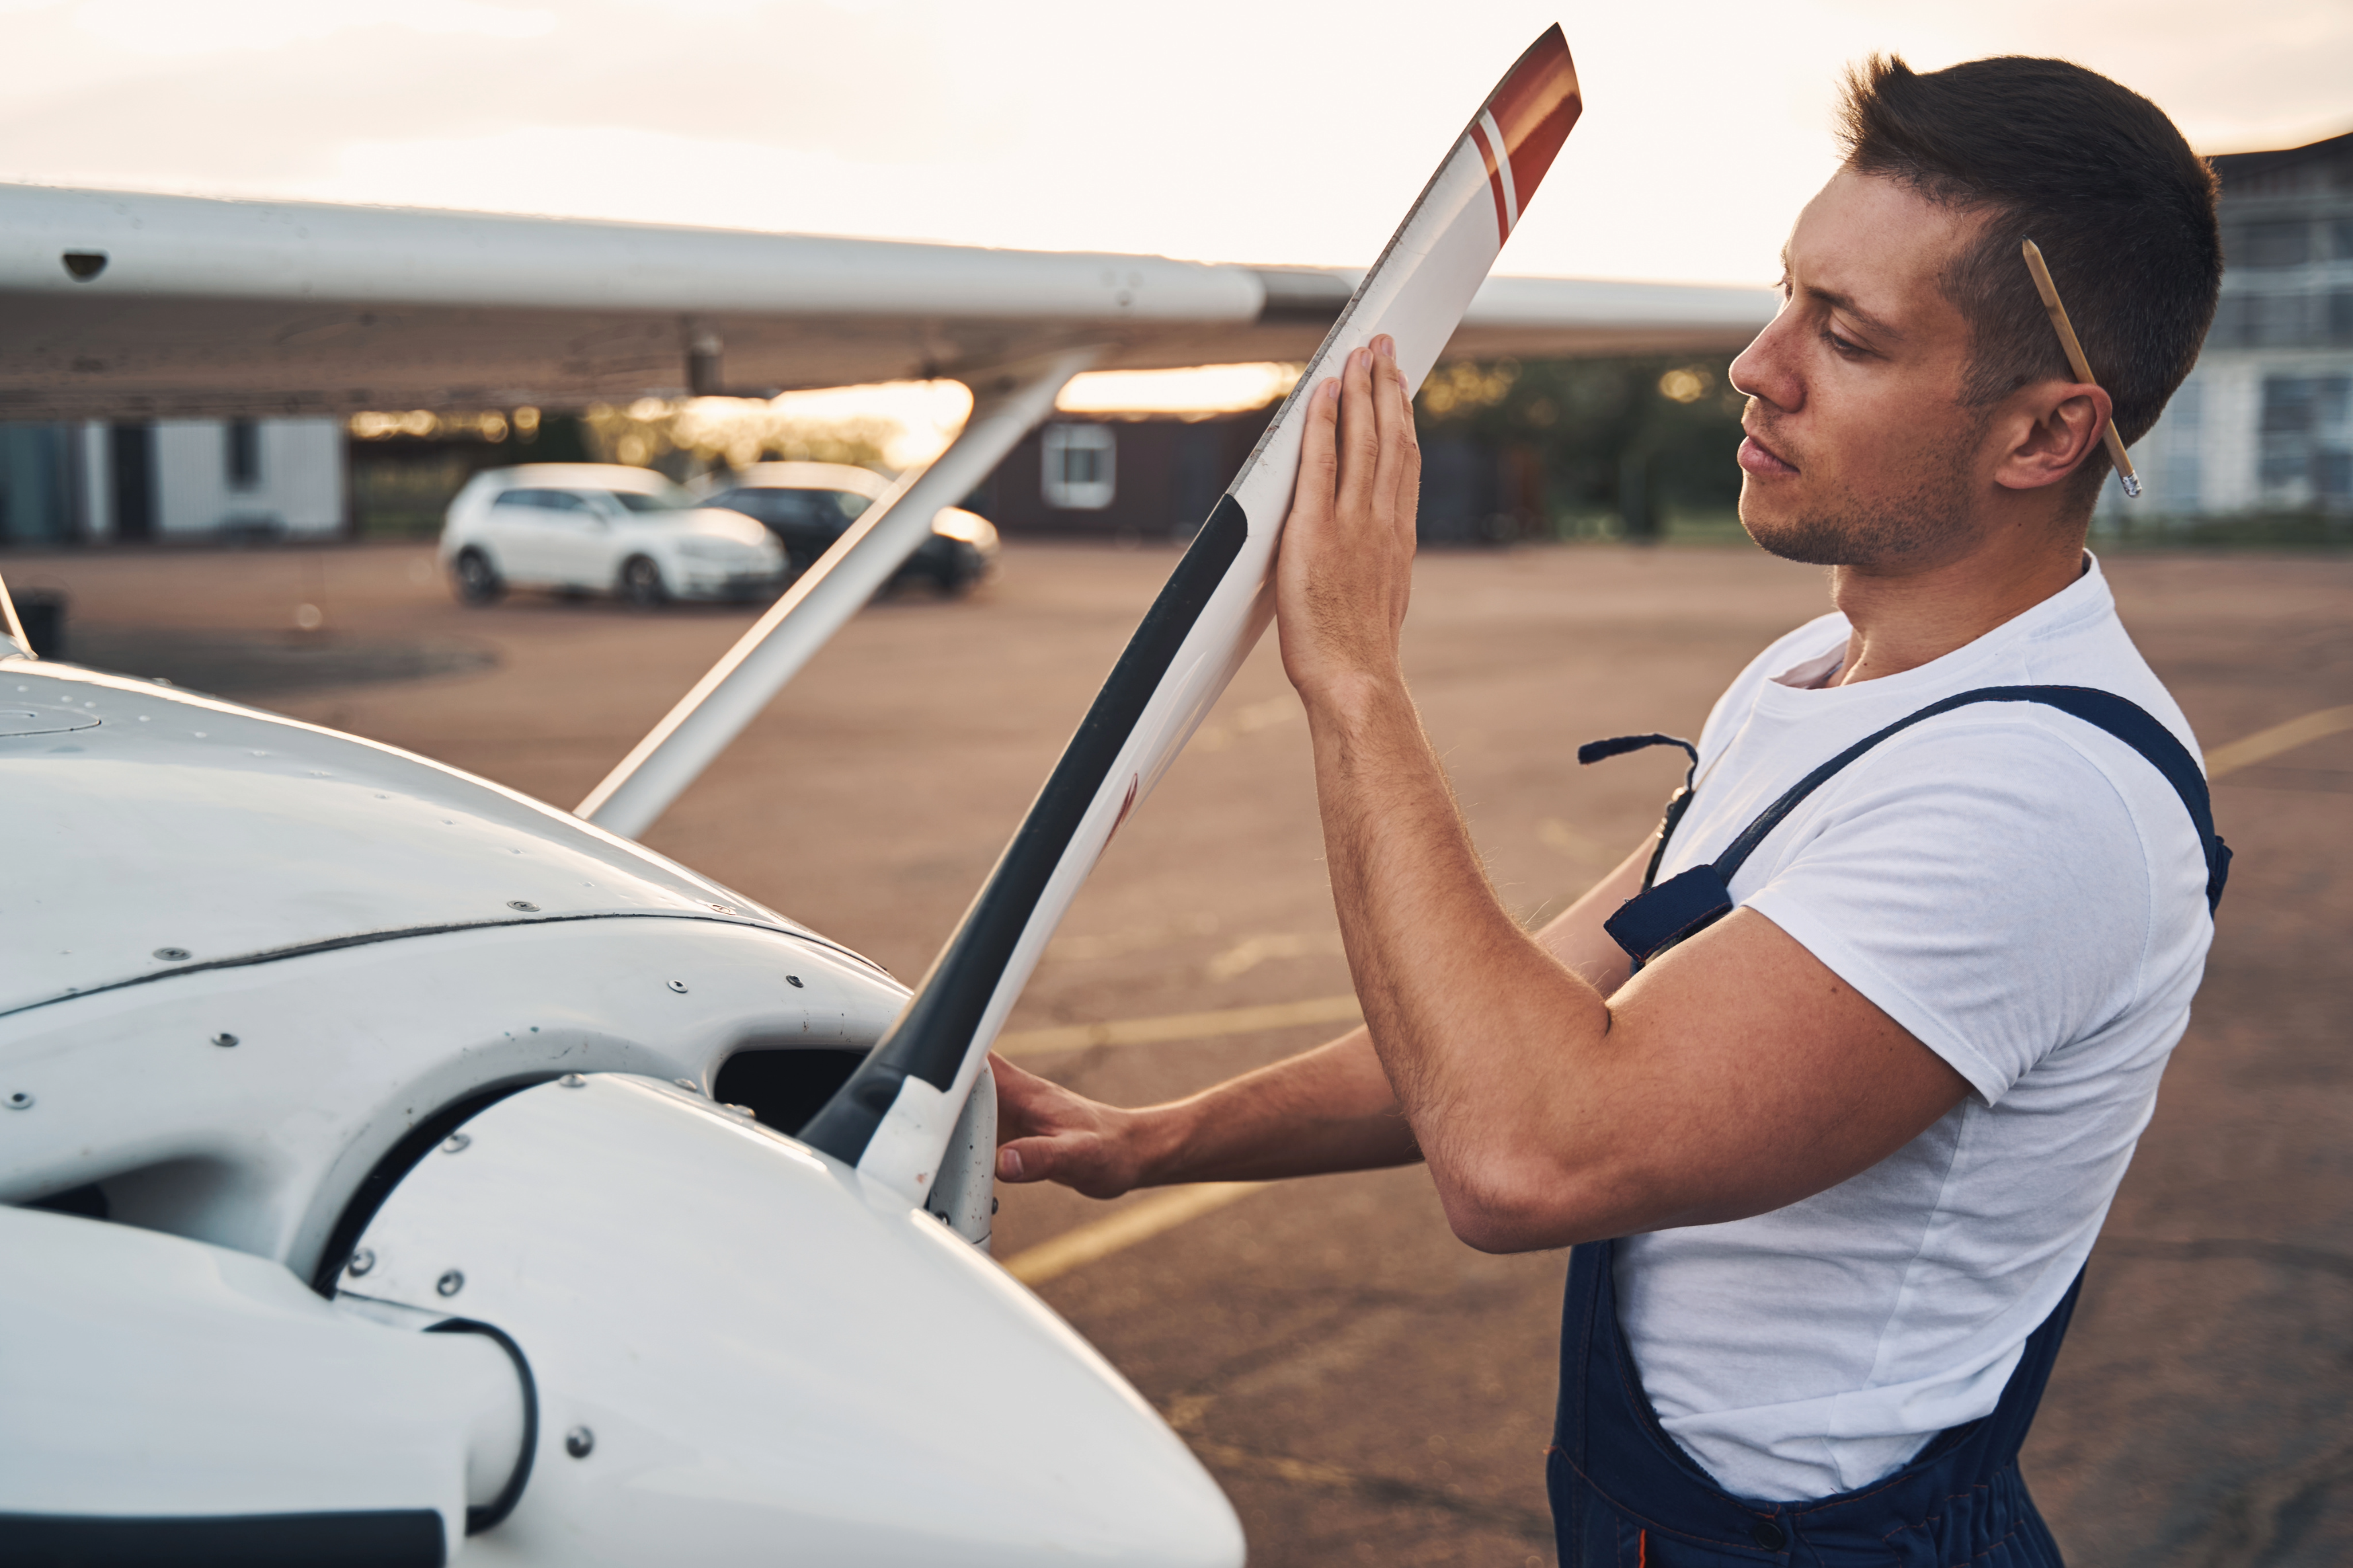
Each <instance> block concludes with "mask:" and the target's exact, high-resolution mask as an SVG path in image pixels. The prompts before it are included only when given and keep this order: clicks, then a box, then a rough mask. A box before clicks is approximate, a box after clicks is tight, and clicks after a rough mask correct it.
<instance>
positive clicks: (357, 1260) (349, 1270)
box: [343, 1247, 375, 1279]
mask: <svg viewBox="0 0 2353 1568" xmlns="http://www.w3.org/2000/svg"><path fill="white" fill-rule="evenodd" d="M371 1268H375V1248H373V1247H361V1248H360V1249H359V1250H358V1251H357V1252H354V1253H353V1254H352V1260H351V1261H350V1262H349V1263H346V1264H344V1265H343V1272H344V1273H346V1274H348V1275H350V1276H351V1277H352V1278H353V1279H358V1278H359V1277H360V1276H361V1275H363V1274H365V1273H366V1272H367V1271H368V1270H369V1269H371Z"/></svg>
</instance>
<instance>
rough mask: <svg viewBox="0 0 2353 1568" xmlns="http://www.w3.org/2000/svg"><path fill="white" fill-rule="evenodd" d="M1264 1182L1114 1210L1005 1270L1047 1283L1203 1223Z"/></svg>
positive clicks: (1018, 1257) (1206, 1187)
mask: <svg viewBox="0 0 2353 1568" xmlns="http://www.w3.org/2000/svg"><path fill="white" fill-rule="evenodd" d="M1265 1185H1266V1184H1265V1183H1264V1182H1204V1183H1202V1184H1199V1185H1198V1186H1190V1187H1171V1188H1170V1189H1169V1190H1168V1191H1166V1192H1165V1193H1155V1194H1153V1195H1152V1196H1150V1197H1148V1198H1145V1199H1144V1200H1142V1201H1141V1202H1138V1203H1133V1204H1130V1205H1127V1206H1126V1207H1125V1208H1123V1209H1116V1210H1113V1212H1112V1213H1110V1214H1107V1215H1104V1216H1103V1218H1101V1219H1099V1220H1096V1221H1094V1222H1093V1223H1092V1224H1090V1225H1082V1226H1079V1227H1078V1228H1077V1229H1075V1230H1066V1231H1064V1232H1063V1233H1062V1234H1061V1235H1060V1236H1058V1237H1054V1238H1053V1239H1052V1240H1051V1241H1041V1242H1039V1244H1038V1245H1037V1246H1035V1247H1030V1248H1029V1249H1028V1250H1026V1251H1022V1252H1017V1253H1015V1254H1014V1255H1013V1256H1012V1257H1010V1258H1007V1259H1006V1260H1005V1271H1006V1272H1007V1273H1008V1274H1010V1275H1012V1276H1013V1278H1015V1279H1018V1280H1020V1281H1021V1282H1022V1283H1023V1284H1024V1285H1043V1284H1044V1283H1045V1282H1046V1281H1047V1280H1049V1279H1059V1278H1060V1277H1061V1276H1062V1275H1065V1274H1068V1273H1069V1272H1070V1271H1071V1269H1073V1268H1085V1267H1086V1266H1087V1265H1088V1264H1090V1263H1092V1262H1094V1261H1095V1260H1096V1259H1098V1258H1108V1257H1110V1256H1111V1255H1112V1254H1113V1253H1114V1252H1123V1251H1124V1250H1126V1249H1127V1248H1128V1247H1134V1245H1135V1244H1136V1243H1137V1242H1139V1241H1149V1240H1151V1239H1152V1238H1153V1237H1155V1236H1158V1235H1159V1234H1160V1233H1161V1232H1162V1231H1164V1230H1173V1229H1175V1228H1176V1226H1180V1225H1183V1224H1184V1223H1185V1222H1186V1221H1187V1220H1188V1219H1198V1218H1199V1217H1200V1216H1201V1215H1205V1214H1208V1213H1210V1212H1211V1211H1212V1210H1216V1209H1221V1208H1223V1207H1225V1206H1226V1205H1228V1204H1229V1203H1232V1202H1233V1201H1234V1200H1235V1199H1237V1198H1246V1197H1248V1196H1250V1194H1252V1193H1254V1192H1256V1191H1258V1190H1259V1189H1260V1188H1261V1187H1262V1186H1265Z"/></svg>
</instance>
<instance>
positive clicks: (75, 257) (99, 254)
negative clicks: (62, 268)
mask: <svg viewBox="0 0 2353 1568" xmlns="http://www.w3.org/2000/svg"><path fill="white" fill-rule="evenodd" d="M65 263H66V273H67V275H68V276H69V277H70V278H72V279H73V280H74V281H75V282H77V283H87V282H89V281H90V279H93V278H95V277H97V276H98V275H99V274H100V273H101V272H103V271H105V270H106V252H104V251H103V250H69V251H67V252H66V254H65Z"/></svg>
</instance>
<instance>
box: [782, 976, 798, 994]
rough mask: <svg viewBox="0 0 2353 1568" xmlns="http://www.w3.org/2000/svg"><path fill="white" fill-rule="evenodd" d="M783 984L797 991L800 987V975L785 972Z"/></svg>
mask: <svg viewBox="0 0 2353 1568" xmlns="http://www.w3.org/2000/svg"><path fill="white" fill-rule="evenodd" d="M785 984H787V985H789V986H791V987H792V988H793V989H794V990H796V991H798V990H799V989H800V988H801V977H800V976H799V975H797V974H787V975H786V976H785Z"/></svg>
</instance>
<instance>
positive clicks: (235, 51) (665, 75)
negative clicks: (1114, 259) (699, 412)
mask: <svg viewBox="0 0 2353 1568" xmlns="http://www.w3.org/2000/svg"><path fill="white" fill-rule="evenodd" d="M1555 21H1558V22H1559V23H1561V25H1562V26H1563V27H1564V29H1565V30H1566V32H1567V37H1568V41H1569V47H1570V50H1571V52H1572V53H1573V54H1574V55H1575V57H1576V59H1577V68H1578V74H1579V77H1580V79H1581V81H1582V83H1583V87H1584V91H1585V103H1586V109H1585V116H1584V119H1583V120H1582V121H1581V122H1580V123H1579V124H1578V126H1577V131H1576V132H1575V134H1574V135H1573V136H1572V137H1571V138H1570V140H1569V143H1568V147H1567V150H1566V151H1565V152H1564V153H1563V154H1562V157H1561V161H1560V162H1559V163H1557V164H1556V165H1555V168H1554V171H1553V173H1552V174H1551V175H1550V176H1549V178H1548V179H1547V180H1546V184H1545V187H1544V190H1543V192H1542V195H1541V196H1540V198H1539V199H1538V200H1537V201H1536V202H1535V203H1534V204H1533V205H1532V206H1531V208H1530V211H1529V213H1528V216H1527V217H1526V218H1525V221H1524V222H1523V224H1522V225H1521V226H1520V228H1519V230H1518V231H1517V232H1516V233H1515V234H1514V237H1513V239H1512V242H1511V245H1510V247H1509V248H1508V249H1507V250H1506V251H1505V252H1504V258H1503V261H1502V264H1501V268H1500V269H1501V270H1504V271H1507V272H1521V273H1539V274H1548V275H1557V276H1580V277H1603V278H1636V279H1654V280H1662V281H1687V282H1736V283H1758V284H1761V283H1769V282H1770V281H1771V280H1772V279H1773V278H1774V276H1775V275H1776V273H1777V272H1778V267H1777V266H1776V264H1775V261H1774V257H1775V254H1776V252H1777V251H1778V247H1779V245H1780V242H1781V240H1782V238H1783V237H1784V235H1785V234H1786V232H1787V230H1788V224H1789V220H1790V218H1791V217H1792V216H1794V214H1795V212H1796V211H1797V209H1798V207H1799V205H1802V204H1803V202H1804V201H1805V199H1806V197H1807V196H1808V195H1810V193H1811V192H1812V191H1813V190H1814V189H1815V188H1816V187H1818V186H1819V185H1820V183H1821V182H1822V180H1823V179H1825V178H1826V177H1827V176H1828V174H1829V173H1830V170H1831V165H1832V163H1833V149H1832V143H1831V135H1830V120H1831V110H1832V107H1833V104H1834V102H1835V97H1836V90H1837V79H1838V76H1839V73H1840V71H1841V68H1843V67H1844V66H1845V65H1846V64H1848V63H1849V62H1851V61H1854V60H1858V59H1861V58H1863V57H1864V56H1866V55H1868V54H1870V53H1871V52H1873V50H1882V51H1893V52H1896V53H1900V54H1902V55H1903V56H1905V58H1907V59H1908V60H1909V61H1910V62H1911V63H1912V64H1913V65H1914V66H1915V68H1920V69H1931V68H1936V67H1939V66H1943V65H1948V64H1951V63H1953V62H1955V61H1957V60H1961V59H1968V58H1974V57H1977V56H1980V55H1987V54H2001V53H2014V54H2045V55H2059V56H2063V57H2065V58H2071V59H2074V60H2077V61H2079V62H2081V63H2083V64H2084V65H2087V66H2090V67H2092V68H2094V69H2097V70H2101V71H2104V72H2105V73H2107V74H2108V75H2110V76H2113V77H2115V78H2116V79H2118V80H2119V81H2122V82H2124V83H2125V84H2126V85H2127V86H2129V87H2132V88H2134V89H2137V90H2138V91H2141V92H2143V93H2146V94H2147V95H2148V96H2149V97H2151V98H2153V99H2155V100H2157V101H2158V103H2159V104H2160V105H2162V106H2164V107H2165V108H2166V109H2167V110H2168V111H2169V112H2170V113H2171V114H2172V115H2173V117H2174V119H2175V121H2177V122H2178V123H2179V125H2180V126H2181V128H2182V130H2183V132H2184V133H2185V134H2187V135H2188V136H2189V140H2190V142H2191V144H2192V145H2194V146H2196V147H2198V148H2199V149H2200V151H2202V152H2210V153H2211V152H2238V151H2246V150H2250V149H2254V148H2261V147H2274V146H2294V145H2297V144H2299V143H2301V142H2308V141H2313V140H2316V139H2318V138H2320V137H2323V136H2327V135H2333V134H2336V133H2337V132H2344V131H2348V130H2353V86H2348V84H2353V0H2240V3H2239V4H2236V5H2231V6H2229V7H2224V6H2221V5H2214V4H2212V3H2211V0H2197V3H2192V0H2129V3H2125V0H2075V3H2074V4H2072V5H2052V4H2050V3H2049V0H1966V3H1959V4H1955V3H1947V0H1935V3H1926V0H1924V3H1920V4H1911V5H1906V4H1902V3H1900V0H1778V3H1777V4H1774V5H1759V4H1756V3H1755V0H1747V3H1742V4H1735V3H1733V0H1678V3H1676V4H1673V5H1642V6H1630V5H1622V4H1619V5H1608V6H1603V5H1593V4H1576V5H1569V4H1564V3H1562V0H1489V3H1485V4H1480V5H1464V4H1461V3H1460V0H1456V3H1453V4H1428V3H1425V4H1422V5H1401V4H1391V3H1388V0H1354V3H1351V4H1344V5H1330V4H1293V3H1287V0H1186V3H1185V4H1182V5H1113V4H1111V3H1109V0H1085V3H1069V4H1065V3H1060V0H986V3H979V4H976V3H974V0H667V3H664V4H659V5H657V4H649V3H634V4H631V3H624V0H0V27H5V37H7V39H8V57H9V70H8V72H7V85H6V86H5V88H0V180H9V181H27V182H33V183H37V184H58V185H91V186H104V187H111V188H118V189H132V190H150V191H173V192H186V193H193V194H198V195H233V196H248V197H257V196H258V197H277V198H294V199H304V200H316V201H332V202H364V203H391V204H396V205H417V206H436V207H466V208H474V209H478V210H488V211H504V212H533V213H547V214H556V215H563V216H586V217H608V218H623V219H630V220H638V221H646V222H655V223H676V224H700V225H711V226H722V227H731V228H754V229H771V230H791V231H798V232H805V233H824V234H854V235H867V236H875V237H886V238H909V239H931V240H946V241H953V242H956V243H962V244H975V245H993V246H1015V247H1036V248H1043V249H1109V250H1123V251H1149V252H1159V253H1162V254H1166V255H1172V256H1181V257H1189V258H1205V259H1216V260H1238V261H1258V262H1278V263H1299V264H1323V265H1335V266H1346V265H1357V266H1361V265H1364V264H1366V263H1367V262H1368V261H1370V260H1371V258H1373V256H1374V255H1375V254H1376V253H1377V251H1378V249H1379V247H1380V245H1381V243H1382V241H1383V240H1384V239H1385V238H1386V237H1388V233H1389V231H1390V229H1391V228H1393V227H1394V226H1396V224H1397V222H1398V219H1399V218H1401V217H1402V216H1404V213H1405V209H1406V207H1407V205H1409V203H1410V202H1411V200H1412V199H1413V196H1414V195H1415V193H1416V192H1417V191H1418V190H1419V187H1420V185H1421V184H1422V182H1423V180H1424V179H1426V178H1427V177H1428V174H1429V173H1430V169H1431V167H1433V166H1434V165H1435V163H1437V161H1438V159H1439V157H1440V155H1441V154H1442V153H1444V152H1445V150H1446V148H1447V147H1448V145H1449V144H1450V142H1451V140H1452V138H1453V137H1454V135H1455V134H1456V133H1457V132H1459V131H1460V129H1461V125H1462V122H1463V121H1464V120H1466V119H1467V118H1468V116H1469V114H1470V112H1471V110H1472V109H1473V108H1475V107H1476V105H1477V104H1478V103H1479V101H1480V100H1481V99H1482V97H1483V96H1484V95H1485V93H1486V91H1487V90H1488V89H1489V88H1491V87H1492V86H1493V83H1494V81H1495V80H1496V79H1498V78H1499V77H1500V76H1501V75H1502V74H1503V72H1504V69H1505V68H1507V67H1508V66H1509V65H1510V64H1511V62H1512V61H1513V59H1514V58H1515V57H1516V56H1517V55H1518V53H1519V51H1520V50H1521V49H1522V48H1523V47H1525V46H1526V45H1527V44H1528V43H1529V42H1530V41H1531V40H1532V39H1534V38H1535V36H1536V35H1537V34H1538V33H1539V32H1540V31H1541V30H1542V29H1543V28H1544V27H1545V26H1548V25H1550V24H1551V23H1553V22H1555Z"/></svg>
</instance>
